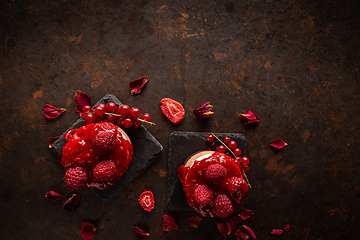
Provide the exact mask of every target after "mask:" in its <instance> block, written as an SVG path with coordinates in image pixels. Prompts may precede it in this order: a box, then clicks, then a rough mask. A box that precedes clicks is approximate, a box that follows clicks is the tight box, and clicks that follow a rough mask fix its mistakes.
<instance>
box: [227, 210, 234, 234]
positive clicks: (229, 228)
mask: <svg viewBox="0 0 360 240" xmlns="http://www.w3.org/2000/svg"><path fill="white" fill-rule="evenodd" d="M234 222H235V215H231V216H230V217H229V218H228V219H226V220H225V226H226V229H227V235H230V233H231V231H232V228H233V226H234Z"/></svg>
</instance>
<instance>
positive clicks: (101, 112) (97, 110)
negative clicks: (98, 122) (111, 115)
mask: <svg viewBox="0 0 360 240" xmlns="http://www.w3.org/2000/svg"><path fill="white" fill-rule="evenodd" d="M105 111H106V110H105V104H102V103H100V104H99V105H97V106H96V107H95V109H94V114H95V115H96V116H98V117H100V116H102V115H104V114H105Z"/></svg>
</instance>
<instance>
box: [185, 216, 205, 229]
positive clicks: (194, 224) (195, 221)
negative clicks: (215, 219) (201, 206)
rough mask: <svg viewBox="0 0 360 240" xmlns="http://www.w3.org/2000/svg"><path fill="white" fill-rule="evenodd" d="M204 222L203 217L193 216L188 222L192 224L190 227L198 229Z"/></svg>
mask: <svg viewBox="0 0 360 240" xmlns="http://www.w3.org/2000/svg"><path fill="white" fill-rule="evenodd" d="M201 220H202V217H200V216H196V217H194V216H192V217H189V218H188V221H189V223H190V227H193V228H197V227H198V226H199V224H200V222H201Z"/></svg>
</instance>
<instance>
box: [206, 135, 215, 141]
mask: <svg viewBox="0 0 360 240" xmlns="http://www.w3.org/2000/svg"><path fill="white" fill-rule="evenodd" d="M206 140H207V141H208V142H212V141H214V135H212V134H209V135H207V137H206Z"/></svg>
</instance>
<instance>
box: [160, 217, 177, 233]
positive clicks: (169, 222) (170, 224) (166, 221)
mask: <svg viewBox="0 0 360 240" xmlns="http://www.w3.org/2000/svg"><path fill="white" fill-rule="evenodd" d="M170 229H174V230H176V231H178V230H179V228H178V226H177V225H176V223H175V221H174V219H173V218H172V217H171V216H170V214H164V215H163V231H169V230H170Z"/></svg>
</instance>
